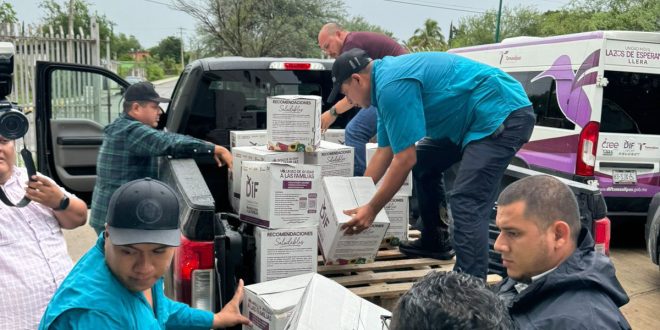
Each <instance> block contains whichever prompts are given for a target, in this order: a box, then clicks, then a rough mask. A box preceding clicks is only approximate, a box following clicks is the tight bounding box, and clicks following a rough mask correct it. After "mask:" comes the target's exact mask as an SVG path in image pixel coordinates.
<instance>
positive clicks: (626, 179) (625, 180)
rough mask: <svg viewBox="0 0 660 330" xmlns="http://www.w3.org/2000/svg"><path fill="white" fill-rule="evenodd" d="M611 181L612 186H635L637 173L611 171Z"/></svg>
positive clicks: (633, 171) (632, 171)
mask: <svg viewBox="0 0 660 330" xmlns="http://www.w3.org/2000/svg"><path fill="white" fill-rule="evenodd" d="M612 181H613V182H614V184H636V183H637V171H635V170H613V171H612Z"/></svg>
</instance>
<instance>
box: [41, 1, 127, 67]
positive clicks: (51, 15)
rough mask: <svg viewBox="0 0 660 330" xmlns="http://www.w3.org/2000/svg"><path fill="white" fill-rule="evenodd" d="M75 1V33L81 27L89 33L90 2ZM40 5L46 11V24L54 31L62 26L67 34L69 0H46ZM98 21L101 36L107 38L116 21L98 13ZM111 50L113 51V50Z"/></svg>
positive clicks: (43, 22)
mask: <svg viewBox="0 0 660 330" xmlns="http://www.w3.org/2000/svg"><path fill="white" fill-rule="evenodd" d="M73 1H74V6H73V31H74V34H76V35H77V34H78V31H79V30H80V29H81V28H82V30H83V31H84V33H85V34H89V33H90V23H91V18H92V15H91V14H90V12H89V4H88V3H87V2H86V1H84V0H73ZM39 6H40V7H41V8H43V9H44V11H45V13H44V14H45V17H44V19H43V21H42V24H43V25H44V26H51V27H53V30H54V31H59V27H60V26H61V27H62V30H63V31H64V33H65V34H67V33H69V32H68V31H69V1H62V3H59V2H58V1H56V0H44V1H43V2H42V3H41V4H40V5H39ZM96 22H97V24H98V27H99V36H100V38H101V40H107V38H109V37H110V36H111V34H112V32H111V31H112V29H111V25H114V23H113V22H112V21H110V20H109V19H108V18H107V17H106V16H105V15H98V14H97V15H96ZM56 33H57V32H56ZM111 47H112V44H111ZM110 52H111V53H112V52H113V50H111V51H110ZM101 56H105V47H101Z"/></svg>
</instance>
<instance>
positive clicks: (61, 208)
mask: <svg viewBox="0 0 660 330" xmlns="http://www.w3.org/2000/svg"><path fill="white" fill-rule="evenodd" d="M70 201H71V200H70V199H69V196H67V195H64V196H63V197H62V200H60V205H59V206H58V207H57V208H54V210H55V211H64V210H66V208H67V207H69V202H70Z"/></svg>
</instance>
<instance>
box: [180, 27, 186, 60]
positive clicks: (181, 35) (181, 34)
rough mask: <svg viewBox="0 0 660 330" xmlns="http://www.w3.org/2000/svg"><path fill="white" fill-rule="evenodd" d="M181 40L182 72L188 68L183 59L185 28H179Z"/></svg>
mask: <svg viewBox="0 0 660 330" xmlns="http://www.w3.org/2000/svg"><path fill="white" fill-rule="evenodd" d="M179 38H181V70H183V68H185V67H186V63H185V60H184V59H183V28H182V27H179Z"/></svg>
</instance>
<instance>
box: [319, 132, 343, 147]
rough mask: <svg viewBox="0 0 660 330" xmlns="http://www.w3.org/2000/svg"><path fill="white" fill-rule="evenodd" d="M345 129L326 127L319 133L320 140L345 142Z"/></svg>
mask: <svg viewBox="0 0 660 330" xmlns="http://www.w3.org/2000/svg"><path fill="white" fill-rule="evenodd" d="M345 136H346V135H345V131H344V129H342V128H328V129H327V130H325V132H323V133H321V140H323V141H328V142H332V143H337V144H342V145H344V144H346V137H345Z"/></svg>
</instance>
